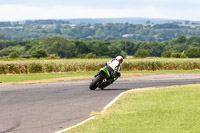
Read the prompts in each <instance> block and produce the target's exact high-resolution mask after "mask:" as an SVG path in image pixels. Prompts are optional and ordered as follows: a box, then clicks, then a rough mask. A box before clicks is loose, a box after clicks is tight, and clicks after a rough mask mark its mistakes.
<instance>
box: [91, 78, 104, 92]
mask: <svg viewBox="0 0 200 133" xmlns="http://www.w3.org/2000/svg"><path fill="white" fill-rule="evenodd" d="M102 80H103V77H102V76H101V75H98V76H97V77H96V78H95V79H93V80H92V83H91V84H90V86H89V88H90V90H95V89H96V88H97V87H98V84H99V83H100V82H101V81H102Z"/></svg>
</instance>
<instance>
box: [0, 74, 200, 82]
mask: <svg viewBox="0 0 200 133" xmlns="http://www.w3.org/2000/svg"><path fill="white" fill-rule="evenodd" d="M96 73H97V72H94V71H90V72H68V73H37V74H1V75H0V82H2V83H1V84H2V85H6V84H31V83H46V82H57V81H65V80H78V79H91V78H93V76H94V75H95V74H96ZM121 73H122V77H135V76H145V75H155V74H169V73H171V74H179V73H181V74H196V73H200V71H199V70H168V71H122V72H121Z"/></svg>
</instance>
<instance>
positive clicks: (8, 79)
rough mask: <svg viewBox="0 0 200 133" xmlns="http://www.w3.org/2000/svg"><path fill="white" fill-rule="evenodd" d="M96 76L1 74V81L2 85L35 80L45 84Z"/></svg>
mask: <svg viewBox="0 0 200 133" xmlns="http://www.w3.org/2000/svg"><path fill="white" fill-rule="evenodd" d="M94 74H95V72H69V73H37V74H1V75H0V81H1V82H2V83H15V82H27V81H35V80H43V81H44V82H45V80H48V79H55V81H56V79H59V78H68V79H70V78H71V79H74V78H77V79H84V78H85V77H89V76H91V75H94ZM63 80H64V79H63ZM51 81H53V80H51Z"/></svg>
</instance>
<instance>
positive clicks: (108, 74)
mask: <svg viewBox="0 0 200 133" xmlns="http://www.w3.org/2000/svg"><path fill="white" fill-rule="evenodd" d="M111 69H112V68H110V67H109V66H105V67H103V68H101V69H100V70H99V72H98V73H97V74H96V75H95V76H94V77H95V78H94V79H93V80H92V82H91V83H90V86H89V88H90V90H95V89H96V88H100V89H104V88H105V87H107V86H109V85H110V84H112V83H113V82H114V81H115V80H117V79H118V77H120V73H117V72H113V70H111Z"/></svg>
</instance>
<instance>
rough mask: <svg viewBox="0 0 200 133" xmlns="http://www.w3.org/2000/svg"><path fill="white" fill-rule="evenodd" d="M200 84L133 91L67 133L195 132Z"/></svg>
mask: <svg viewBox="0 0 200 133" xmlns="http://www.w3.org/2000/svg"><path fill="white" fill-rule="evenodd" d="M199 88H200V85H187V86H179V87H166V88H158V89H145V90H133V91H132V92H130V93H127V94H125V95H123V96H122V97H121V98H120V100H118V101H117V102H116V103H114V104H113V105H112V106H111V107H109V108H108V109H107V110H106V111H105V112H103V113H93V114H95V115H96V117H95V119H92V120H90V121H88V122H87V123H85V124H83V125H81V126H79V127H76V128H73V129H71V130H70V131H68V132H66V133H82V132H84V133H186V132H188V133H189V132H192V133H197V132H199V131H200V119H199V114H200V98H199V96H200V89H199Z"/></svg>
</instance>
